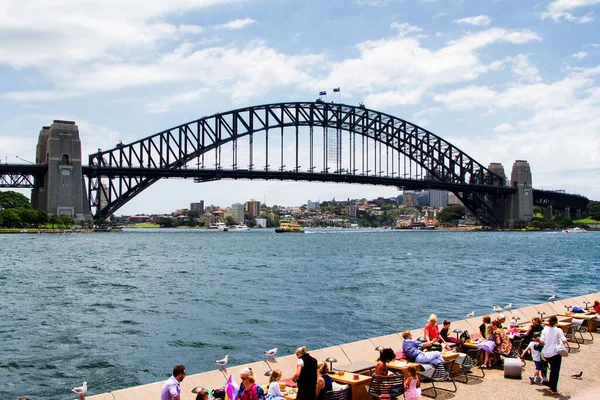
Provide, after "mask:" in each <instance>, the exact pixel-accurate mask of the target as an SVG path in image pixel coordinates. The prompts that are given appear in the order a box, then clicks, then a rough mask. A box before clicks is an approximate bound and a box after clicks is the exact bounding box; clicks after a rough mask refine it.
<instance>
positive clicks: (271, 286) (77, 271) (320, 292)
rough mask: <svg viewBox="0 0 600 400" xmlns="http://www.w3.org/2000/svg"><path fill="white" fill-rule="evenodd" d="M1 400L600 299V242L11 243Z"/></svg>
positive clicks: (514, 238)
mask: <svg viewBox="0 0 600 400" xmlns="http://www.w3.org/2000/svg"><path fill="white" fill-rule="evenodd" d="M0 249H1V251H0V304H1V307H0V378H1V379H0V381H1V384H0V398H1V399H16V398H19V396H22V395H28V396H30V397H31V398H35V399H48V400H49V399H62V398H64V399H70V398H72V397H73V396H72V393H71V394H70V388H71V387H73V386H79V385H80V384H81V382H82V381H84V380H85V381H87V382H88V387H89V389H88V394H97V393H103V392H108V391H111V390H116V389H119V388H124V387H129V386H135V385H140V384H144V383H150V382H155V381H159V380H163V379H166V378H167V377H168V376H169V375H170V371H171V370H172V367H173V366H174V365H175V364H180V363H181V364H184V365H186V367H187V370H188V373H189V374H194V373H199V372H203V371H208V370H212V369H216V366H215V365H214V364H213V363H214V360H216V359H221V358H223V357H224V356H225V355H226V354H228V355H229V363H230V365H237V364H242V363H247V362H252V361H257V360H260V359H262V358H263V355H264V351H265V350H267V349H271V348H273V347H278V348H279V354H281V355H286V354H291V353H292V352H293V351H294V349H295V348H296V347H299V346H301V345H306V346H307V347H308V349H309V350H310V349H311V348H312V349H314V348H321V347H326V346H330V345H335V344H340V343H345V342H352V341H356V340H360V339H365V338H369V337H374V336H381V335H384V334H388V333H392V332H398V331H402V330H404V329H409V328H410V329H413V328H417V327H420V326H422V325H424V324H425V322H426V320H427V318H428V316H429V314H430V313H432V312H435V313H436V314H437V315H438V319H463V318H464V316H465V314H467V313H469V312H471V311H475V313H476V315H483V314H485V313H488V312H491V311H492V310H491V305H492V304H498V305H500V306H503V305H506V304H508V303H513V305H514V307H515V308H517V307H522V306H525V305H528V304H534V303H541V302H544V301H546V300H547V298H548V297H549V296H550V295H551V294H556V295H557V297H558V298H566V297H572V296H577V295H580V294H586V293H592V292H598V291H599V290H600V285H599V283H598V282H599V281H600V232H588V233H585V234H577V235H570V234H564V233H561V232H537V233H530V232H448V231H392V230H378V229H373V230H371V229H355V230H338V229H323V230H314V231H312V232H311V231H309V232H307V233H305V234H303V235H285V234H275V233H274V232H273V230H251V231H248V232H228V233H226V232H215V231H205V230H164V229H155V230H125V231H123V232H121V233H96V234H64V235H0Z"/></svg>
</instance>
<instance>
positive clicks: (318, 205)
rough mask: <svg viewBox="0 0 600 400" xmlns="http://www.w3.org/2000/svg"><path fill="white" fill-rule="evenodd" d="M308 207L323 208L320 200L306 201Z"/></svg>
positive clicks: (311, 208) (310, 208) (313, 208)
mask: <svg viewBox="0 0 600 400" xmlns="http://www.w3.org/2000/svg"><path fill="white" fill-rule="evenodd" d="M306 208H307V209H308V210H318V209H320V208H321V203H319V202H318V201H310V200H309V201H307V202H306Z"/></svg>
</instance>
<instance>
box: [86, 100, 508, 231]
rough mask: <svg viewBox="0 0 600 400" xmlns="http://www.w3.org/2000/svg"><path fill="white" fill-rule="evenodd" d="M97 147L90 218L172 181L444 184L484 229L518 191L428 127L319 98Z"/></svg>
mask: <svg viewBox="0 0 600 400" xmlns="http://www.w3.org/2000/svg"><path fill="white" fill-rule="evenodd" d="M98 150H99V151H98V152H97V153H95V154H91V155H90V156H89V166H88V167H83V173H84V175H86V176H87V177H88V198H89V200H90V206H91V209H92V210H95V212H94V215H95V217H97V218H99V217H107V216H110V215H111V214H113V213H114V212H115V211H116V210H118V209H119V208H120V207H122V206H123V205H124V204H126V203H127V202H128V201H130V200H131V199H133V198H134V197H135V196H137V195H138V194H140V193H141V192H142V191H143V190H144V189H146V188H148V187H149V186H150V185H152V184H154V183H155V182H157V181H158V180H159V179H161V178H173V177H180V178H194V179H195V180H196V182H206V181H211V180H218V179H279V180H296V181H322V182H345V183H362V184H374V185H388V186H396V187H398V188H403V189H424V188H433V189H443V190H448V191H452V192H453V193H455V194H456V196H457V197H458V198H459V199H460V200H461V201H462V202H463V203H464V204H465V206H466V207H467V208H468V209H469V210H470V211H471V212H473V213H474V214H475V215H476V216H477V217H478V218H479V219H480V220H481V221H482V223H483V224H485V225H491V226H501V225H502V224H503V221H504V199H505V197H506V196H507V195H509V194H510V193H513V192H514V191H515V189H513V188H510V187H506V185H505V179H504V177H502V176H499V175H497V174H495V173H494V172H492V171H490V170H489V169H487V168H486V167H484V166H483V165H482V164H480V163H479V162H477V161H476V160H474V159H473V158H472V157H470V156H469V155H468V154H466V153H465V152H463V151H461V150H460V149H458V148H457V147H456V146H454V145H452V144H451V143H449V142H447V141H446V140H444V139H443V138H441V137H439V136H437V135H435V134H433V133H432V132H429V131H427V130H426V129H423V128H421V127H419V126H417V125H415V124H412V123H410V122H408V121H406V120H403V119H401V118H397V117H394V116H392V115H389V114H385V113H382V112H378V111H374V110H370V109H367V108H365V107H364V106H362V105H361V106H352V105H346V104H336V103H325V102H322V101H320V100H317V101H315V102H290V103H276V104H265V105H259V106H253V107H246V108H240V109H237V110H232V111H227V112H223V113H218V114H214V115H210V116H205V117H202V118H200V119H197V120H195V121H191V122H188V123H185V124H182V125H179V126H176V127H174V128H171V129H167V130H164V131H162V132H159V133H157V134H155V135H152V136H149V137H146V138H144V139H140V140H138V141H136V142H133V143H130V144H126V145H124V144H118V145H117V146H116V147H115V148H113V149H111V150H107V151H101V150H100V149H98ZM213 161H214V162H213ZM263 162H264V164H263V165H261V164H262V163H263ZM207 163H210V164H212V165H210V167H211V168H207ZM301 165H305V167H304V168H303V167H302V166H301ZM190 166H191V168H190Z"/></svg>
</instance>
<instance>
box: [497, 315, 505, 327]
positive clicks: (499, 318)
mask: <svg viewBox="0 0 600 400" xmlns="http://www.w3.org/2000/svg"><path fill="white" fill-rule="evenodd" d="M496 321H498V327H499V328H500V329H504V326H502V325H503V324H504V323H505V322H506V316H505V315H504V314H502V313H500V314H498V315H497V316H496Z"/></svg>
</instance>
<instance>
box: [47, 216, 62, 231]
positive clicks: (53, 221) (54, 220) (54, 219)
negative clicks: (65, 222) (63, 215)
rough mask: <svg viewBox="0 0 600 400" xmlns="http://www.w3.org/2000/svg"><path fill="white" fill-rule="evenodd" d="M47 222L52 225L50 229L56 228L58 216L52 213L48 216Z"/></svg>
mask: <svg viewBox="0 0 600 400" xmlns="http://www.w3.org/2000/svg"><path fill="white" fill-rule="evenodd" d="M48 223H49V224H50V226H52V229H56V225H58V223H59V221H58V217H57V216H56V215H54V214H51V215H49V216H48Z"/></svg>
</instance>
